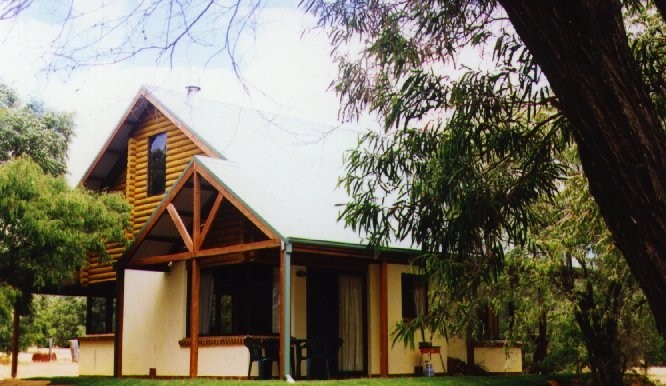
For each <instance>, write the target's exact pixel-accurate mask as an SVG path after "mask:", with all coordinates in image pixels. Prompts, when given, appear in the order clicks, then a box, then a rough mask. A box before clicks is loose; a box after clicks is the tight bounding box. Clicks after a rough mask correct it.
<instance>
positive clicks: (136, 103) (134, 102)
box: [80, 88, 145, 183]
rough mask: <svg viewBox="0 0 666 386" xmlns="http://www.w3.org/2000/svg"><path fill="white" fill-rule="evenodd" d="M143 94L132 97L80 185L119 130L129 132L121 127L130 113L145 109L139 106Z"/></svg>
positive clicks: (142, 91) (139, 93)
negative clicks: (137, 109) (136, 109)
mask: <svg viewBox="0 0 666 386" xmlns="http://www.w3.org/2000/svg"><path fill="white" fill-rule="evenodd" d="M144 94H145V90H144V89H143V88H142V89H141V91H139V92H138V93H137V94H136V96H135V97H134V100H132V103H130V107H129V108H128V109H127V111H125V114H123V117H122V118H121V119H120V122H118V125H117V126H116V128H115V129H113V132H112V133H111V135H110V136H109V138H107V140H106V142H105V143H104V146H103V147H102V150H100V151H99V153H97V156H96V157H95V160H94V161H93V162H92V163H91V164H90V166H88V170H86V172H85V173H84V174H83V177H82V178H81V181H80V183H84V182H85V181H87V180H88V178H89V177H90V173H92V171H93V170H94V169H95V167H96V166H97V164H98V163H99V161H100V159H101V158H102V156H103V155H104V153H105V152H106V150H107V149H108V148H109V146H110V145H111V142H113V140H114V138H115V137H116V136H117V135H118V133H119V132H120V130H121V129H122V130H128V131H129V128H123V126H124V125H125V122H126V121H127V120H128V119H129V115H130V113H132V112H133V110H134V109H135V108H137V107H138V108H140V109H141V110H142V111H143V109H144V108H145V104H144V105H142V106H139V104H140V102H141V99H142V98H143V99H145V96H144Z"/></svg>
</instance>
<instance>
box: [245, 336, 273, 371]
mask: <svg viewBox="0 0 666 386" xmlns="http://www.w3.org/2000/svg"><path fill="white" fill-rule="evenodd" d="M243 343H244V344H245V347H247V350H248V351H249V352H250V364H249V365H248V367H247V378H248V379H249V378H250V374H251V373H252V363H254V362H257V366H259V379H270V377H271V375H272V374H271V373H272V371H271V370H270V367H271V366H272V365H273V361H272V360H271V358H268V357H265V356H264V354H263V351H262V347H261V346H262V345H261V341H260V340H259V339H257V338H254V337H252V336H246V337H245V338H244V339H243ZM267 362H270V363H267ZM266 370H269V371H266Z"/></svg>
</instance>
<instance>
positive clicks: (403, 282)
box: [400, 272, 429, 321]
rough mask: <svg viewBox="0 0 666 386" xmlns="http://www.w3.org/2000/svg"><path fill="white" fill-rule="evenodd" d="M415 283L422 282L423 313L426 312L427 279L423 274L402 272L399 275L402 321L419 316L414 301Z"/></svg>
mask: <svg viewBox="0 0 666 386" xmlns="http://www.w3.org/2000/svg"><path fill="white" fill-rule="evenodd" d="M417 284H422V285H423V287H424V291H425V299H424V301H425V308H424V314H427V313H428V308H429V307H428V281H427V280H426V277H425V275H419V274H416V273H409V272H403V273H402V274H401V275H400V290H401V292H400V294H401V299H402V307H401V308H402V310H401V316H402V320H403V321H410V320H414V319H416V318H417V317H419V316H420V315H419V313H418V308H417V306H416V301H415V300H414V292H415V289H416V287H417ZM406 290H407V291H406Z"/></svg>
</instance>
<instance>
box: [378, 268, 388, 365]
mask: <svg viewBox="0 0 666 386" xmlns="http://www.w3.org/2000/svg"><path fill="white" fill-rule="evenodd" d="M388 334H389V333H388V263H387V262H386V261H385V260H383V261H382V262H381V264H380V266H379V375H380V376H381V377H388V347H389V344H388V339H389V336H388Z"/></svg>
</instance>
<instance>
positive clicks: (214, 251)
mask: <svg viewBox="0 0 666 386" xmlns="http://www.w3.org/2000/svg"><path fill="white" fill-rule="evenodd" d="M279 246H280V240H264V241H255V242H253V243H245V244H235V245H229V246H226V247H219V248H211V249H204V250H200V251H198V252H197V256H198V257H205V256H216V255H228V254H231V253H241V252H249V251H257V250H260V249H270V248H277V247H279Z"/></svg>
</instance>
